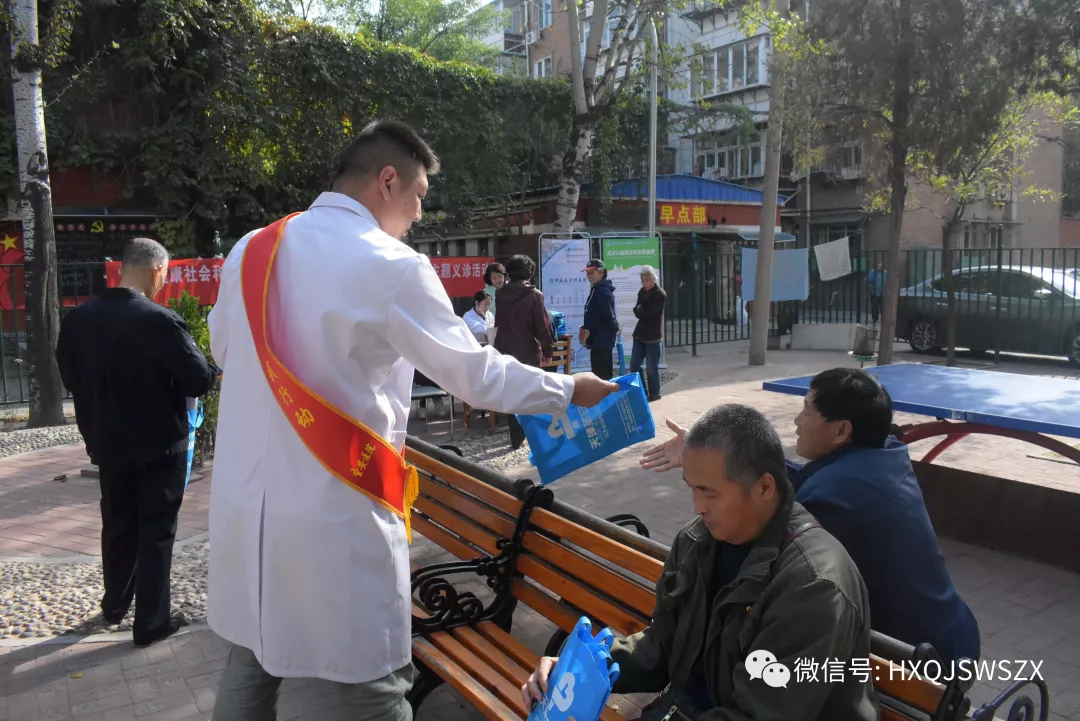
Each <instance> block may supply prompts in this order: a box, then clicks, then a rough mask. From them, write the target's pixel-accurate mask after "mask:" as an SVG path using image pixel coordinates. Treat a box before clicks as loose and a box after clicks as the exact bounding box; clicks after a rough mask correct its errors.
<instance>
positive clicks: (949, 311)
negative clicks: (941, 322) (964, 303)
mask: <svg viewBox="0 0 1080 721" xmlns="http://www.w3.org/2000/svg"><path fill="white" fill-rule="evenodd" d="M963 215H964V205H963V204H958V205H957V206H956V209H955V210H954V211H953V214H952V217H951V218H949V222H948V223H946V225H945V230H944V232H943V234H942V237H941V278H942V281H943V283H942V284H943V285H944V286H945V295H946V297H947V300H946V303H947V306H946V309H945V365H947V366H949V367H950V368H951V367H953V366H955V365H956V284H955V283H953V262H952V261H953V258H952V238H953V234H954V233H955V232H956V229H957V227H959V225H960V218H962V217H963Z"/></svg>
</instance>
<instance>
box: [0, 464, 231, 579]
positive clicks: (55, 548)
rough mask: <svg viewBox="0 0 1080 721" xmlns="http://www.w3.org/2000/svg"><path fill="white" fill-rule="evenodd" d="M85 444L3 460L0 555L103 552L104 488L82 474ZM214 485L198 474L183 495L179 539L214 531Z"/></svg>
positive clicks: (69, 554)
mask: <svg viewBox="0 0 1080 721" xmlns="http://www.w3.org/2000/svg"><path fill="white" fill-rule="evenodd" d="M89 465H90V460H89V459H88V458H87V456H86V452H85V450H84V449H83V447H82V446H63V447H60V448H48V449H45V450H41V451H33V452H31V453H25V454H23V455H20V456H15V457H14V458H6V459H2V460H0V559H4V558H18V557H23V558H26V557H73V556H98V555H100V554H101V509H100V506H99V502H100V500H101V490H100V486H99V485H98V479H97V478H87V477H84V476H82V475H80V471H81V470H82V469H83V468H87V467H89ZM209 508H210V484H209V483H200V482H199V480H198V477H197V474H192V481H191V483H190V485H189V486H188V490H187V492H186V493H185V494H184V505H183V507H182V508H181V509H180V519H179V521H180V526H179V528H178V529H177V533H176V538H177V540H178V541H183V540H186V539H188V538H191V537H193V536H197V535H199V534H203V533H206V532H207V531H208V530H209V529H210V525H209V520H208V517H207V516H208V512H209Z"/></svg>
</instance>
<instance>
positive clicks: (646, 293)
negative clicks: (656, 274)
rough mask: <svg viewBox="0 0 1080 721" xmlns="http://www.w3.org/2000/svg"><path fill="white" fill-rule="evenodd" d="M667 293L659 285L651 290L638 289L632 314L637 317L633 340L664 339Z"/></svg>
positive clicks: (644, 341) (652, 340)
mask: <svg viewBox="0 0 1080 721" xmlns="http://www.w3.org/2000/svg"><path fill="white" fill-rule="evenodd" d="M665 305H667V293H665V292H664V289H663V288H661V287H660V286H659V285H654V286H653V289H652V290H645V289H644V288H640V289H638V293H637V302H636V303H635V304H634V316H635V317H636V318H637V319H638V322H637V327H636V328H634V340H637V341H641V342H642V343H652V342H655V341H660V340H663V339H664V306H665Z"/></svg>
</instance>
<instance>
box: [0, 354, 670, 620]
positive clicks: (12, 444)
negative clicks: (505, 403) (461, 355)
mask: <svg viewBox="0 0 1080 721" xmlns="http://www.w3.org/2000/svg"><path fill="white" fill-rule="evenodd" d="M676 375H677V374H676V373H675V372H673V371H661V382H662V383H668V382H669V381H671V380H673V379H674V378H675V377H676ZM476 420H477V422H476V426H475V428H476V430H474V431H473V432H471V433H470V434H468V435H467V436H464V437H462V436H458V437H456V438H455V439H454V440H453V441H442V442H444V443H452V444H453V445H455V446H457V447H458V448H460V449H461V451H462V452H463V453H464V454H465V456H466V457H467V458H470V459H472V460H476V461H479V462H480V463H483V464H485V465H488V466H490V467H492V468H495V469H497V470H504V469H506V468H510V467H513V466H516V465H519V464H521V463H527V462H528V458H529V446H528V443H526V444H525V445H523V446H522V447H521V448H519V449H518V450H516V451H514V450H511V448H510V436H509V433H508V432H507V430H506V427H505V426H502V427H500V428H499V429H498V432H497V433H496V434H495V435H494V436H489V435H488V434H487V423H486V421H484V422H481V421H479V419H478V418H477V419H476ZM81 440H82V439H81V437H80V436H79V431H78V429H77V428H76V427H75V426H74V425H71V426H62V427H59V428H43V429H35V430H20V431H13V432H9V433H0V457H4V456H10V455H15V454H16V453H25V452H26V451H30V450H35V449H38V448H47V447H49V446H56V445H65V444H68V443H78V442H80V441H81ZM209 548H210V542H209V541H208V540H203V541H198V542H195V543H190V544H188V545H186V546H184V547H182V548H180V549H178V550H177V551H176V552H175V554H174V555H173V567H172V605H173V610H174V611H181V612H183V613H184V615H185V616H186V617H187V620H188V621H190V622H192V623H197V622H200V621H204V620H205V619H206V578H207V556H208V551H209ZM102 591H103V589H102V585H101V562H100V561H81V562H78V563H33V562H26V561H15V562H13V561H6V562H5V561H0V640H5V639H19V638H23V639H25V638H46V637H50V636H58V635H63V634H79V635H85V634H97V633H110V632H113V631H125V630H129V629H130V628H131V621H132V614H130V613H129V614H128V617H127V618H126V619H124V621H123V622H122V623H120V624H119V625H113V626H109V625H106V623H105V620H104V619H103V618H102V617H101V613H100V610H99V608H98V603H99V601H100V600H101V594H102Z"/></svg>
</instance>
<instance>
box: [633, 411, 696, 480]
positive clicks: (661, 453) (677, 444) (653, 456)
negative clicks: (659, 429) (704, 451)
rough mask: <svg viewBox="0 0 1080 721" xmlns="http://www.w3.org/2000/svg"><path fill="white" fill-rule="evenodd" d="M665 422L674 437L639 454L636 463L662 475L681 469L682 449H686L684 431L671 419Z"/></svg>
mask: <svg viewBox="0 0 1080 721" xmlns="http://www.w3.org/2000/svg"><path fill="white" fill-rule="evenodd" d="M666 422H667V427H668V428H670V429H671V430H673V431H675V435H674V436H673V437H671V438H669V439H668V440H666V441H664V442H663V443H661V444H659V445H655V446H653V447H652V448H649V449H647V450H646V451H645V452H644V453H642V454H641V459H640V460H639V461H638V463H640V464H641V467H642V468H644V469H645V470H647V471H656V472H657V473H663V472H664V471H670V470H671V469H673V468H682V454H683V449H684V448H685V447H686V429H685V428H683V427H682V426H680V425H679V424H677V423H675V422H674V421H672V420H671V419H668V420H667V421H666Z"/></svg>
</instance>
